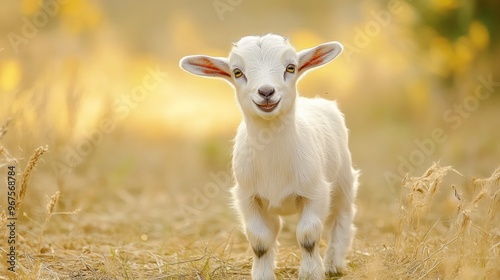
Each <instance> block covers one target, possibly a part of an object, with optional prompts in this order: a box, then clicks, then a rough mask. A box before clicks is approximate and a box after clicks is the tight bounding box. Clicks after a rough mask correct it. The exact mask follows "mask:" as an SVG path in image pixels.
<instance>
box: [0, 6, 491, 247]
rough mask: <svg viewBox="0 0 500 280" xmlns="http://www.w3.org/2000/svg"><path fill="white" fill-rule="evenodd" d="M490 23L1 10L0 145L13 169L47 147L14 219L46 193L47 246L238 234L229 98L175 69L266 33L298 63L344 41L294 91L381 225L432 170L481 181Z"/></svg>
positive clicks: (407, 9)
mask: <svg viewBox="0 0 500 280" xmlns="http://www.w3.org/2000/svg"><path fill="white" fill-rule="evenodd" d="M499 12H500V4H499V2H498V1H495V0H482V1H465V0H425V1H403V0H401V1H399V0H393V1H355V2H353V1H308V2H306V1H299V0H291V1H290V0H289V1H284V0H279V1H245V0H231V1H229V0H215V1H194V0H187V1H160V0H151V1H131V0H126V1H125V0H119V1H118V0H110V1H93V0H22V1H4V3H2V8H1V9H0V32H1V34H2V36H1V37H0V125H3V124H6V123H8V125H7V126H6V127H7V133H6V134H5V135H4V136H3V137H2V138H1V140H0V141H1V143H2V145H3V146H4V147H6V148H7V149H8V150H9V152H10V154H11V155H12V156H13V157H15V158H17V159H18V165H19V170H22V168H24V165H25V164H26V161H27V159H28V158H29V156H30V155H31V153H32V151H33V150H34V149H35V148H37V147H39V146H44V145H48V147H49V152H48V153H47V154H46V155H44V157H43V161H42V162H40V163H39V164H38V168H37V171H36V172H35V173H34V175H33V178H32V180H31V184H30V187H29V189H28V191H27V198H26V201H27V203H26V204H25V205H24V206H23V208H24V210H23V211H25V212H26V213H27V215H28V216H29V217H31V219H33V220H35V221H36V220H37V219H41V217H44V216H45V212H44V211H45V209H44V208H45V201H46V196H50V195H52V194H53V193H54V192H55V191H56V190H59V191H61V199H60V202H59V205H58V209H59V210H60V211H72V210H74V209H77V208H78V209H80V211H81V212H80V213H79V214H78V215H77V216H71V217H64V218H61V219H60V221H54V223H55V224H54V226H53V227H51V228H47V231H48V233H50V232H53V233H54V236H57V235H56V233H60V232H64V233H65V234H67V235H71V234H73V235H78V234H91V233H96V232H100V233H105V234H107V235H108V236H113V234H116V235H118V234H122V235H123V234H125V233H124V232H123V229H124V228H125V227H126V228H127V232H130V233H131V235H130V238H129V239H126V238H125V237H121V238H122V239H119V240H120V241H119V242H125V243H126V242H127V240H139V239H138V238H139V237H140V238H141V240H142V241H146V240H151V239H153V240H154V238H157V239H162V238H164V236H165V235H167V236H170V237H169V238H170V239H168V240H177V239H176V237H177V238H180V236H188V235H189V234H195V235H198V234H201V235H205V236H207V235H210V234H218V233H220V232H227V231H231V230H233V229H234V228H237V223H236V221H235V219H234V216H233V214H232V212H231V210H230V207H229V206H227V201H228V192H227V190H228V189H229V188H230V186H231V184H232V179H230V178H229V176H230V173H231V169H230V158H231V154H230V150H231V145H232V142H231V140H232V137H233V136H234V134H235V130H236V127H237V125H238V123H239V122H240V121H241V114H240V112H239V110H238V107H237V105H236V103H235V99H234V93H233V89H232V88H231V87H230V86H229V85H228V84H226V83H224V82H222V81H220V80H211V79H205V78H200V77H195V76H192V75H190V74H188V73H186V72H184V71H182V70H181V69H180V68H179V67H178V62H179V60H180V59H181V58H182V57H183V56H185V55H191V54H208V55H213V56H226V55H227V54H228V53H229V51H230V49H231V43H232V42H236V41H237V40H238V39H239V38H240V37H242V36H246V35H256V34H266V33H277V34H280V35H283V36H287V37H289V38H290V40H291V43H292V44H293V45H294V46H295V47H296V48H297V50H300V49H303V48H309V47H313V46H315V45H317V44H319V43H322V42H326V41H339V42H341V43H342V44H344V47H345V50H344V53H343V54H342V55H341V56H340V58H338V59H337V60H335V61H334V62H332V63H330V64H329V65H327V66H325V67H323V68H321V69H318V70H315V71H313V72H311V73H309V74H308V76H307V77H305V78H304V79H302V80H301V82H300V83H299V86H298V87H299V90H300V91H301V94H302V95H305V96H309V97H314V96H320V97H323V98H327V99H332V100H333V99H335V100H337V101H338V103H339V106H340V108H341V110H342V111H343V112H344V113H345V117H346V121H347V125H348V127H349V129H350V132H351V133H350V147H351V150H352V154H353V159H354V162H355V165H356V166H357V167H358V168H360V169H361V170H362V173H363V175H362V177H361V188H360V192H359V203H358V204H359V208H360V215H359V216H362V217H364V218H358V219H365V218H374V217H372V216H374V215H375V214H377V215H379V214H380V213H382V212H380V211H389V212H388V213H392V214H394V213H396V211H397V208H398V207H397V204H396V202H395V201H396V199H398V198H399V194H400V191H399V188H400V184H399V181H400V180H401V178H403V177H404V176H405V174H406V173H407V172H409V173H410V175H419V174H421V173H422V172H423V171H424V170H425V169H426V168H427V167H428V166H429V165H430V164H431V163H432V162H435V161H439V160H440V162H441V165H452V166H453V167H454V168H455V169H457V170H459V171H460V172H461V173H462V174H463V175H464V177H460V176H457V177H456V178H455V180H456V181H457V182H459V183H464V182H466V181H467V180H469V179H470V177H474V176H478V177H484V176H488V175H489V174H491V172H492V171H493V170H494V169H495V168H496V167H497V166H498V164H499V160H498V159H499V156H500V141H499V140H500V129H499V124H500V123H499V122H500V63H499V61H500V48H499V43H500V41H499V39H500V18H499V17H498V14H499ZM9 120H10V121H9ZM1 176H3V175H1ZM464 184H465V185H467V184H466V183H464ZM448 192H449V190H446V193H448ZM2 197H3V195H2ZM3 203H4V202H3V201H2V202H1V204H3ZM381 205H383V207H381ZM374 210H376V211H374ZM390 217H391V215H389V216H385V217H376V218H375V219H378V221H380V222H377V223H376V226H377V227H380V228H381V230H382V231H383V228H384V227H385V225H386V224H387V223H388V222H387V220H390V219H391V218H390ZM132 221H133V224H131V223H132ZM23 226H24V227H26V229H25V230H26V231H27V232H28V231H29V230H28V228H29V227H33V228H36V226H35V225H30V223H25V225H23ZM285 230H286V229H285ZM370 230H373V229H368V228H366V229H363V227H362V228H361V229H360V232H361V234H363V232H365V231H366V232H368V231H370ZM49 236H50V235H48V237H47V238H49V239H50V237H49ZM123 238H125V239H123ZM54 240H57V237H54ZM291 240H293V237H291ZM54 242H56V241H54ZM167 243H168V244H179V243H175V242H170V243H169V242H167ZM178 246H181V245H178Z"/></svg>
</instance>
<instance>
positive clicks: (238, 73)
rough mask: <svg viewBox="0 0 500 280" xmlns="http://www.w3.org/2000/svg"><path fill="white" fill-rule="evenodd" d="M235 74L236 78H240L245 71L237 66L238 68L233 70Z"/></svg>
mask: <svg viewBox="0 0 500 280" xmlns="http://www.w3.org/2000/svg"><path fill="white" fill-rule="evenodd" d="M233 74H234V76H235V77H236V78H239V77H241V76H243V72H242V71H241V70H240V69H238V68H236V69H234V70H233Z"/></svg>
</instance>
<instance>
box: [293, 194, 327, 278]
mask: <svg viewBox="0 0 500 280" xmlns="http://www.w3.org/2000/svg"><path fill="white" fill-rule="evenodd" d="M301 203H302V211H301V213H300V219H299V223H298V225H297V232H296V234H297V241H298V242H299V244H300V248H301V251H302V262H301V264H300V269H299V279H308V280H317V279H324V278H325V269H324V267H323V262H322V260H321V255H320V252H319V243H320V240H321V232H322V230H323V218H324V217H325V215H326V213H327V211H328V210H327V209H328V203H329V200H328V196H327V195H325V196H323V197H318V198H316V199H314V200H313V199H306V198H303V197H302V198H301Z"/></svg>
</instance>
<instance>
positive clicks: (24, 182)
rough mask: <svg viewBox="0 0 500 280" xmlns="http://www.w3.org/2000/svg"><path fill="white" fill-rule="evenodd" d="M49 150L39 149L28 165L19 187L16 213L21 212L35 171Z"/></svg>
mask: <svg viewBox="0 0 500 280" xmlns="http://www.w3.org/2000/svg"><path fill="white" fill-rule="evenodd" d="M48 150H49V148H48V146H44V147H38V148H37V149H36V150H35V152H34V153H33V154H32V155H31V158H30V159H29V161H28V165H27V166H26V168H25V169H24V172H23V177H22V179H21V184H20V185H19V193H18V195H17V202H16V211H17V210H19V208H20V207H21V203H22V202H23V200H24V197H25V196H26V190H27V188H28V184H29V181H30V177H31V173H32V172H33V169H34V168H35V167H36V164H37V162H38V160H40V158H41V157H42V155H43V154H45V153H46V152H47V151H48Z"/></svg>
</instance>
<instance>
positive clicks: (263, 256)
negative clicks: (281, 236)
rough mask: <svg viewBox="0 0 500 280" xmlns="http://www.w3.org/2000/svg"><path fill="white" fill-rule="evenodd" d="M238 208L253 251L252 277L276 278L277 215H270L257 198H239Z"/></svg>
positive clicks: (267, 279)
mask: <svg viewBox="0 0 500 280" xmlns="http://www.w3.org/2000/svg"><path fill="white" fill-rule="evenodd" d="M239 206H240V209H241V213H242V216H243V220H244V224H245V232H246V235H247V238H248V241H249V242H250V245H251V246H252V250H253V252H254V257H253V265H252V279H253V280H256V279H262V280H264V279H265V280H269V279H276V278H275V276H274V268H275V263H274V256H275V253H276V238H277V236H278V232H279V230H280V227H281V222H280V219H279V217H278V216H276V215H270V214H269V213H268V212H267V209H264V208H263V207H262V203H261V201H260V199H259V198H256V197H252V198H249V199H248V200H246V201H245V200H243V201H242V200H240V205H239Z"/></svg>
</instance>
